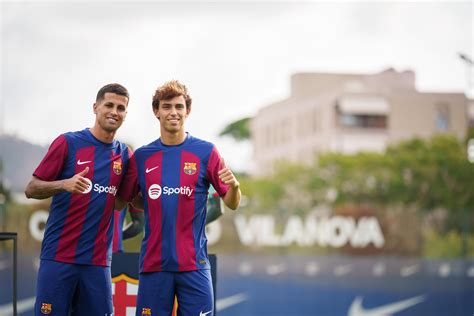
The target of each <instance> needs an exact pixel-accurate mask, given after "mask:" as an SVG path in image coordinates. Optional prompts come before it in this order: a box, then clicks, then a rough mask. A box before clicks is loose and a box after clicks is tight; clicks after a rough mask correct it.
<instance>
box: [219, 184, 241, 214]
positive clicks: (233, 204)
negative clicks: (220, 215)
mask: <svg viewBox="0 0 474 316" xmlns="http://www.w3.org/2000/svg"><path fill="white" fill-rule="evenodd" d="M240 196H241V193H240V186H238V185H237V186H235V187H233V186H231V187H230V189H229V191H227V193H226V194H225V195H224V197H223V198H222V200H223V201H224V204H225V205H226V206H227V207H228V208H230V209H231V210H235V209H237V207H239V204H240Z"/></svg>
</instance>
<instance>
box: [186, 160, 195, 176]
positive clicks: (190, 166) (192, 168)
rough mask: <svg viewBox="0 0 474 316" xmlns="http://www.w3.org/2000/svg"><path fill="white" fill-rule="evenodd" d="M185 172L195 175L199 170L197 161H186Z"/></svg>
mask: <svg viewBox="0 0 474 316" xmlns="http://www.w3.org/2000/svg"><path fill="white" fill-rule="evenodd" d="M183 170H184V173H185V174H187V175H190V176H191V175H193V174H195V173H196V171H197V167H196V163H195V162H185V163H184V169H183Z"/></svg>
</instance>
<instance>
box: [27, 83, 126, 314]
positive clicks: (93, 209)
mask: <svg viewBox="0 0 474 316" xmlns="http://www.w3.org/2000/svg"><path fill="white" fill-rule="evenodd" d="M128 101H129V94H128V91H127V89H125V88H124V87H123V86H121V85H119V84H109V85H106V86H104V87H103V88H102V89H100V90H99V92H98V94H97V98H96V102H95V103H94V105H93V112H94V114H95V123H94V125H93V126H92V127H91V128H86V129H84V130H82V131H77V132H68V133H65V134H62V135H60V136H58V137H57V138H56V139H55V140H54V141H53V143H52V144H51V146H50V148H49V150H48V152H47V153H46V155H45V157H44V158H43V160H42V161H41V163H40V164H39V166H38V167H37V168H36V170H35V171H34V173H33V177H32V179H31V181H30V182H29V183H28V185H27V186H26V189H25V194H26V196H27V197H28V198H35V199H45V198H49V197H53V200H52V203H51V207H50V214H49V218H48V221H47V223H46V230H45V235H44V239H43V243H42V246H41V263H40V268H39V272H38V282H37V288H36V292H37V293H36V295H37V296H36V304H35V315H45V314H51V315H64V316H66V315H70V314H72V315H83V316H90V315H100V316H104V315H106V316H110V315H113V307H112V289H111V287H112V285H111V278H110V261H111V257H112V248H111V245H112V238H113V224H112V218H113V211H114V204H115V198H116V194H117V191H118V189H119V187H120V183H121V181H122V178H123V175H124V174H125V172H126V170H127V168H128V163H129V159H130V151H129V149H128V147H127V146H126V145H124V144H123V143H121V142H119V141H117V140H114V137H115V134H116V132H117V130H118V129H119V127H120V126H121V125H122V123H123V121H124V119H125V116H126V114H127V107H128ZM73 307H74V308H73ZM73 309H74V310H73Z"/></svg>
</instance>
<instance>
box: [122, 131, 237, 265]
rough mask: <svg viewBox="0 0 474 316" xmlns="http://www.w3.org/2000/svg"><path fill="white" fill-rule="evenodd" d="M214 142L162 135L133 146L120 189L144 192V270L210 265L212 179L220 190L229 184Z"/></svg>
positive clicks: (132, 193)
mask: <svg viewBox="0 0 474 316" xmlns="http://www.w3.org/2000/svg"><path fill="white" fill-rule="evenodd" d="M221 168H222V163H221V157H220V155H219V153H218V151H217V149H216V148H215V146H214V145H213V144H211V143H209V142H206V141H203V140H200V139H198V138H195V137H192V136H190V135H189V134H188V135H187V137H186V140H185V141H184V142H183V143H181V144H179V145H172V146H169V145H165V144H163V143H162V142H161V140H160V139H157V140H156V141H154V142H153V143H150V144H148V145H146V146H143V147H141V148H139V149H137V150H136V151H135V154H134V156H133V157H132V159H131V161H130V167H129V170H128V173H127V175H126V177H125V180H124V182H123V185H122V187H121V191H120V194H121V196H122V197H123V198H124V199H126V200H128V201H129V200H130V199H132V198H133V197H134V196H135V195H136V194H137V193H138V191H140V192H141V194H142V195H143V201H144V209H145V236H144V238H143V241H142V246H141V254H140V272H155V271H192V270H198V269H209V268H210V265H209V260H208V257H207V239H206V235H205V222H206V202H207V195H208V190H209V185H210V184H212V185H213V186H214V188H215V189H216V191H217V192H218V194H219V195H220V196H223V195H225V193H226V192H227V190H228V189H229V187H228V186H227V185H226V184H224V183H223V182H222V181H221V180H220V179H219V176H218V171H219V170H220V169H221Z"/></svg>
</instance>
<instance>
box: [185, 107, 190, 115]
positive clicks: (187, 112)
mask: <svg viewBox="0 0 474 316" xmlns="http://www.w3.org/2000/svg"><path fill="white" fill-rule="evenodd" d="M189 113H191V107H189V106H187V107H186V116H188V115H189Z"/></svg>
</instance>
